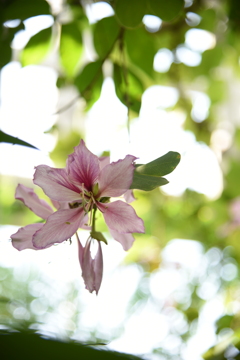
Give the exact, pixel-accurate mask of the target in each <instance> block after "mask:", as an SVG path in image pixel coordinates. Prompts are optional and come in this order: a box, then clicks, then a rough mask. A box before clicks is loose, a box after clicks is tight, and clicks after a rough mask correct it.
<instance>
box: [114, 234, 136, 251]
mask: <svg viewBox="0 0 240 360" xmlns="http://www.w3.org/2000/svg"><path fill="white" fill-rule="evenodd" d="M109 231H110V234H111V235H112V237H113V238H114V240H116V241H118V242H120V244H121V245H122V247H123V249H124V250H125V251H127V250H129V249H130V248H131V247H132V245H133V242H134V240H135V239H134V237H133V236H132V234H120V233H119V232H117V231H114V230H112V229H109Z"/></svg>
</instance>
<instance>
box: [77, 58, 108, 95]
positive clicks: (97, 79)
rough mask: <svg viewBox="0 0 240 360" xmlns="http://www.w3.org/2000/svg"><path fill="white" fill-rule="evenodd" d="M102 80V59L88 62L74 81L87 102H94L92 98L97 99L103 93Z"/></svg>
mask: <svg viewBox="0 0 240 360" xmlns="http://www.w3.org/2000/svg"><path fill="white" fill-rule="evenodd" d="M102 82H103V74H102V61H100V60H98V61H95V62H91V63H89V64H87V65H86V66H85V67H84V68H83V70H82V71H81V73H80V74H79V75H78V76H77V77H76V78H75V81H74V83H75V85H76V87H77V88H78V90H79V92H80V94H81V95H82V96H83V97H84V98H85V100H86V101H87V102H92V99H94V101H96V100H97V98H98V97H99V96H100V93H101V87H102Z"/></svg>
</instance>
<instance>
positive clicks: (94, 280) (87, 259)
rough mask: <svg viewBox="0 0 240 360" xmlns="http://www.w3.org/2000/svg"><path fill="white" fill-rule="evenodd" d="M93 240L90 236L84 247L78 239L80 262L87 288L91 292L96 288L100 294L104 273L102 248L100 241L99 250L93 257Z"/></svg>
mask: <svg viewBox="0 0 240 360" xmlns="http://www.w3.org/2000/svg"><path fill="white" fill-rule="evenodd" d="M92 241H93V239H92V238H89V239H88V240H87V243H86V245H85V248H84V247H83V246H82V244H81V243H80V241H79V239H78V250H79V262H80V265H81V268H82V277H83V280H84V283H85V286H86V289H88V290H89V291H90V292H91V293H92V292H93V291H94V290H95V291H96V294H98V291H99V289H100V286H101V282H102V274H103V257H102V248H101V244H100V242H99V241H98V242H97V243H98V251H97V253H96V256H95V258H94V259H93V258H92V256H91V251H90V246H91V243H92Z"/></svg>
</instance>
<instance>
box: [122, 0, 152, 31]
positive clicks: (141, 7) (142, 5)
mask: <svg viewBox="0 0 240 360" xmlns="http://www.w3.org/2000/svg"><path fill="white" fill-rule="evenodd" d="M115 13H116V16H117V19H118V21H119V22H120V24H121V25H122V26H124V27H126V28H135V27H137V26H138V25H139V24H140V23H141V21H142V18H143V16H144V15H145V14H146V13H147V5H146V0H131V1H129V0H116V5H115Z"/></svg>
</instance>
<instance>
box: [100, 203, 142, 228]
mask: <svg viewBox="0 0 240 360" xmlns="http://www.w3.org/2000/svg"><path fill="white" fill-rule="evenodd" d="M97 207H98V209H99V210H100V211H101V212H102V213H103V216H104V219H105V221H106V224H107V226H108V227H109V228H110V229H112V230H115V231H117V232H119V233H122V234H126V233H133V232H137V233H144V224H143V221H142V219H141V218H140V217H138V216H137V214H136V212H135V210H134V209H133V208H132V206H131V205H128V204H126V203H124V202H123V201H120V200H118V201H114V202H112V203H108V204H102V203H100V202H97Z"/></svg>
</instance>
